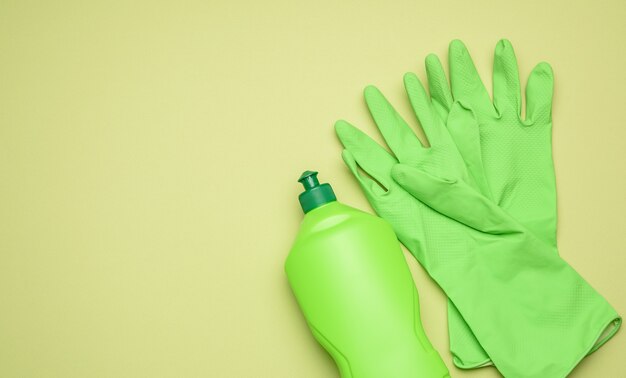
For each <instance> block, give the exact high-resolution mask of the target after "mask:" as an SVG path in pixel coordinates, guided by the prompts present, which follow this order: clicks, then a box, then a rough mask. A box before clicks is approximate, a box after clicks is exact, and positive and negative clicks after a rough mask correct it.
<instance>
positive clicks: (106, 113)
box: [0, 0, 626, 377]
mask: <svg viewBox="0 0 626 378" xmlns="http://www.w3.org/2000/svg"><path fill="white" fill-rule="evenodd" d="M625 18H626V3H624V2H623V1H621V0H611V1H602V2H595V3H594V4H593V5H592V3H591V2H587V1H551V2H546V1H525V2H516V3H508V4H504V3H502V2H496V1H486V0H480V1H473V2H462V1H431V2H418V1H396V2H357V1H344V2H336V1H326V0H324V1H263V2H255V1H240V2H232V1H197V2H191V1H178V2H174V1H171V2H164V1H154V2H148V1H144V2H123V1H108V2H101V1H75V2H70V1H57V2H44V1H39V2H37V1H6V0H0V377H334V376H337V375H338V374H337V370H336V368H335V366H334V363H333V362H332V360H331V359H330V358H329V357H328V356H327V355H326V353H325V352H324V351H323V349H322V348H321V347H319V346H318V345H317V344H316V342H315V341H314V339H313V337H312V336H311V334H310V332H309V331H308V329H307V327H306V324H305V322H304V319H303V317H302V315H301V314H300V312H299V310H298V307H297V305H296V303H295V300H294V298H293V296H292V294H291V292H290V289H289V287H288V284H287V281H286V278H285V275H284V273H283V262H284V259H285V257H286V255H287V253H288V251H289V248H290V246H291V242H292V241H293V238H294V236H295V233H296V232H297V228H298V223H299V221H300V219H301V217H302V214H301V211H300V209H299V205H298V203H297V198H296V197H297V195H298V193H299V191H300V188H299V187H298V186H299V185H298V184H297V183H296V179H297V178H298V176H299V174H300V173H301V171H303V170H306V169H315V170H319V171H320V179H321V180H322V181H331V183H332V184H333V187H334V188H335V191H336V193H337V196H338V197H339V199H340V200H342V201H343V202H345V203H346V204H349V205H352V206H356V207H360V208H363V209H368V210H369V209H370V208H369V206H368V204H367V202H366V200H365V198H364V196H363V195H362V194H361V191H360V189H359V188H358V186H357V184H356V182H355V181H354V180H353V179H352V177H351V176H350V174H349V172H348V170H347V169H346V168H345V166H344V165H343V162H342V161H341V158H340V151H341V148H340V144H339V142H338V141H337V139H336V137H335V135H334V131H333V128H332V125H333V123H334V121H335V120H336V119H338V118H346V119H349V120H350V121H352V122H354V123H355V124H358V125H359V126H361V127H362V128H363V129H364V130H365V131H366V132H368V133H369V134H370V135H376V134H375V132H374V130H375V129H374V126H373V125H372V123H371V120H370V119H369V116H368V114H367V111H366V108H365V106H364V103H363V100H362V95H361V91H362V88H363V87H364V86H365V85H366V84H369V83H373V84H376V85H378V86H379V87H380V88H381V90H383V91H384V93H385V94H386V95H387V96H388V97H389V99H390V101H392V102H393V103H394V104H397V107H398V109H399V111H400V112H401V113H402V114H404V115H405V116H406V117H405V118H406V119H408V120H412V119H413V118H412V117H411V116H410V115H411V113H410V110H409V105H408V102H407V101H406V99H405V96H404V94H403V88H402V83H401V80H402V74H403V73H404V72H405V71H409V70H411V71H414V72H417V73H418V75H419V76H420V77H422V78H423V77H424V76H425V75H424V69H423V59H424V57H425V56H426V54H427V53H429V52H435V53H438V54H442V55H443V56H444V57H445V56H446V50H447V45H448V43H449V41H450V40H451V39H453V38H462V39H463V40H464V41H465V42H466V44H467V45H468V48H469V49H470V51H471V52H472V55H473V57H474V60H475V62H476V64H477V66H478V70H479V72H480V73H481V74H482V76H483V79H484V81H485V82H486V84H487V86H490V82H491V81H490V80H491V79H490V74H491V59H492V55H493V48H494V46H495V43H496V42H497V40H498V39H500V38H502V37H506V38H509V39H510V40H511V41H512V42H513V45H514V46H515V48H516V51H517V56H518V60H519V64H520V70H521V76H522V80H523V81H525V79H526V77H527V75H528V73H529V71H530V69H531V68H532V67H533V66H534V65H535V63H537V62H538V61H540V60H546V61H549V62H550V63H551V64H552V65H553V67H554V70H555V80H556V87H555V104H554V112H553V113H554V159H555V165H556V172H557V185H558V196H559V230H558V232H559V250H560V252H561V255H562V256H563V257H564V258H565V259H566V260H567V261H568V262H570V263H571V264H572V265H573V266H574V267H575V268H576V269H577V270H578V271H579V272H580V273H581V274H582V275H583V276H584V277H585V278H586V279H587V280H588V281H589V282H590V283H591V284H592V285H593V286H594V287H595V288H597V289H598V290H599V291H600V292H601V293H603V294H604V296H605V297H606V298H607V299H608V300H609V302H611V303H612V304H613V305H614V306H615V308H616V309H617V310H618V312H620V313H621V314H625V313H626V296H624V294H623V288H624V285H625V284H626V279H625V278H624V277H625V275H624V272H625V271H626V257H625V254H624V245H625V244H626V232H624V229H625V226H626V223H625V221H624V214H626V199H625V195H624V192H625V190H624V188H625V187H626V174H625V173H624V172H625V170H624V164H626V149H624V140H626V126H625V125H624V120H623V119H622V118H623V117H622V116H621V114H622V111H623V109H624V104H625V103H626V93H625V89H624V88H626V71H625V70H624V67H626V46H625V45H624V43H625V41H624V36H625V35H626V23H624V21H623V20H624V19H625ZM408 261H409V264H410V266H411V270H412V272H413V274H414V278H415V280H416V283H417V285H418V290H419V292H420V295H421V299H422V317H423V322H424V326H425V329H426V332H427V333H428V334H429V337H430V339H431V340H432V342H433V344H434V345H435V347H436V348H437V349H438V350H439V351H440V352H441V354H442V356H443V357H444V360H445V362H446V364H447V365H448V367H449V368H450V370H451V373H452V375H453V376H458V377H497V376H498V374H497V372H496V371H495V369H493V368H486V369H482V370H478V371H471V372H463V371H460V370H458V369H456V368H454V367H453V365H452V363H451V356H450V354H449V352H448V341H447V327H446V315H445V314H446V313H445V311H446V299H445V296H444V295H443V293H442V292H441V291H440V290H439V289H438V288H437V287H436V286H435V284H434V283H433V282H432V281H430V279H429V278H428V277H427V276H426V274H425V272H424V271H423V270H422V269H421V267H419V266H418V265H417V264H416V263H415V261H414V260H413V259H412V258H409V259H408ZM624 348H626V336H624V331H621V332H620V333H618V335H617V336H616V337H615V338H614V339H612V340H611V341H610V342H609V343H608V344H607V345H606V346H604V347H603V348H602V349H600V351H599V352H597V353H595V354H593V355H592V356H590V357H588V358H587V359H585V360H584V361H583V362H582V364H581V365H580V366H579V367H578V368H577V369H576V370H575V371H574V373H573V374H572V376H573V377H620V376H626V365H625V364H624V361H623V359H624V356H623V351H624Z"/></svg>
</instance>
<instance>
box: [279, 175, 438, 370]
mask: <svg viewBox="0 0 626 378" xmlns="http://www.w3.org/2000/svg"><path fill="white" fill-rule="evenodd" d="M316 176H317V172H312V171H306V172H304V173H303V174H302V176H300V179H299V180H298V181H299V182H301V183H302V185H304V188H305V191H304V192H303V193H302V194H300V197H299V199H300V204H301V205H302V210H303V211H304V213H305V216H304V220H303V221H302V224H301V227H300V231H299V233H298V235H297V237H296V240H295V242H294V245H293V248H292V249H291V252H290V253H289V256H288V257H287V261H286V263H285V271H286V273H287V278H288V280H289V283H290V285H291V287H292V289H293V292H294V294H295V297H296V299H297V301H298V303H299V305H300V308H301V309H302V312H303V313H304V316H305V318H306V320H307V323H308V325H309V327H310V329H311V331H312V332H313V335H314V336H315V338H316V339H317V340H318V341H319V343H320V344H322V346H323V347H324V348H325V349H326V350H327V351H328V352H329V353H330V355H331V356H332V357H333V359H334V360H335V362H336V363H337V365H338V367H339V371H340V373H341V376H342V377H343V378H381V377H393V378H409V377H424V378H429V377H433V378H442V377H449V373H448V370H447V368H446V366H445V364H444V363H443V361H442V360H441V357H440V356H439V354H438V353H437V352H436V351H435V350H434V349H433V347H432V345H431V343H430V341H429V340H428V338H427V337H426V335H425V333H424V330H423V328H422V324H421V320H420V313H419V300H418V296H417V290H416V289H415V285H414V283H413V279H412V277H411V273H410V271H409V267H408V265H407V263H406V260H405V258H404V254H403V253H402V250H401V248H400V244H399V242H398V239H397V238H396V235H395V233H394V232H393V230H392V228H391V226H390V225H389V224H388V223H387V222H386V221H384V220H383V219H382V218H379V217H376V216H373V215H370V214H367V213H365V212H362V211H359V210H357V209H354V208H352V207H349V206H346V205H343V204H341V203H339V202H337V200H336V197H335V194H334V193H333V189H332V188H331V186H330V185H329V184H321V185H320V184H319V181H318V180H317V177H316Z"/></svg>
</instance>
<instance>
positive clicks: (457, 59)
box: [448, 39, 497, 116]
mask: <svg viewBox="0 0 626 378" xmlns="http://www.w3.org/2000/svg"><path fill="white" fill-rule="evenodd" d="M448 60H449V64H450V84H451V87H452V96H453V97H454V99H455V100H464V101H466V102H467V104H468V105H470V106H471V107H472V109H474V111H476V112H478V113H479V114H485V115H489V116H496V115H497V113H496V111H495V108H494V107H493V104H492V102H491V98H490V97H489V94H488V93H487V90H486V89H485V86H484V85H483V82H482V81H481V80H480V76H478V72H477V71H476V66H474V62H473V61H472V58H471V56H470V54H469V52H468V51H467V48H466V47H465V45H464V44H463V42H461V41H459V40H458V39H457V40H454V41H452V42H451V43H450V48H449V53H448Z"/></svg>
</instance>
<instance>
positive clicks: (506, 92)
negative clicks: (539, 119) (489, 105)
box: [493, 39, 521, 116]
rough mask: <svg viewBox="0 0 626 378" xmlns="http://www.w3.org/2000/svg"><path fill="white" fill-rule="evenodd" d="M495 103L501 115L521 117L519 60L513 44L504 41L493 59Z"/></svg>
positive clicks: (497, 47)
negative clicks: (508, 114)
mask: <svg viewBox="0 0 626 378" xmlns="http://www.w3.org/2000/svg"><path fill="white" fill-rule="evenodd" d="M493 103H494V106H495V107H496V109H497V110H498V113H499V114H504V113H505V112H508V113H512V114H516V115H517V116H520V109H521V90H520V83H519V70H518V68H517V59H516V58H515V51H514V50H513V46H512V45H511V42H509V41H508V40H506V39H502V40H500V41H499V42H498V44H497V45H496V51H495V55H494V59H493Z"/></svg>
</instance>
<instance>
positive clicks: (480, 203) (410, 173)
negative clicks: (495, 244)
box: [391, 164, 521, 235]
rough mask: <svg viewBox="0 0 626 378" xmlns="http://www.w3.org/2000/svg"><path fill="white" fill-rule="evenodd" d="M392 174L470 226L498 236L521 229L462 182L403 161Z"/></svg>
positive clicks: (435, 206) (408, 188)
mask: <svg viewBox="0 0 626 378" xmlns="http://www.w3.org/2000/svg"><path fill="white" fill-rule="evenodd" d="M391 176H392V177H393V179H394V181H395V182H396V183H398V184H399V185H400V186H401V187H402V188H404V190H406V191H407V192H409V193H410V194H411V195H412V196H413V197H415V198H417V199H418V200H419V201H421V202H423V203H424V204H425V205H427V206H429V207H430V208H432V209H433V210H435V211H437V212H439V213H441V214H443V215H445V216H447V217H449V218H452V219H455V220H456V221H458V222H460V223H463V224H465V225H466V226H468V227H471V228H473V229H476V230H478V231H481V232H484V233H489V234H496V235H499V234H509V233H517V232H521V228H520V227H519V226H518V224H517V222H515V221H514V220H513V219H512V218H511V217H509V216H508V215H507V214H506V213H505V212H504V211H503V210H502V209H500V208H499V207H498V206H497V205H496V204H494V203H493V202H491V201H490V200H489V199H487V198H486V197H484V196H483V195H481V194H480V193H478V192H477V191H476V190H474V189H472V188H471V187H470V186H468V185H467V184H466V183H464V182H463V181H458V180H449V179H445V178H440V177H435V176H433V175H431V174H429V173H427V172H425V171H423V170H420V169H418V168H413V167H410V166H408V165H404V164H397V165H395V166H394V167H393V169H392V171H391Z"/></svg>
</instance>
